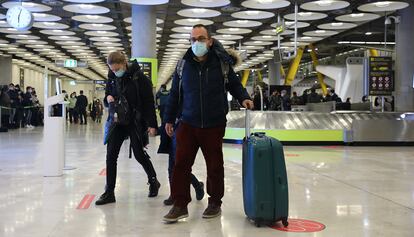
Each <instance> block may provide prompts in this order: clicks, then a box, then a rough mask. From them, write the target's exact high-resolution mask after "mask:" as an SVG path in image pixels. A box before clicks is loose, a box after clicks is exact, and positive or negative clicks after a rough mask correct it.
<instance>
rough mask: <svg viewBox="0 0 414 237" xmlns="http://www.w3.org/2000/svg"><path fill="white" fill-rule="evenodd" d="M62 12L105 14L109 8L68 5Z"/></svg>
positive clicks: (91, 5) (89, 5)
mask: <svg viewBox="0 0 414 237" xmlns="http://www.w3.org/2000/svg"><path fill="white" fill-rule="evenodd" d="M63 10H65V11H68V12H73V13H80V14H105V13H108V12H110V9H109V8H106V7H103V6H98V5H93V4H84V3H82V4H70V5H66V6H64V7H63Z"/></svg>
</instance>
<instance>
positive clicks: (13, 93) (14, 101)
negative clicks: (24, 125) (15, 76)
mask: <svg viewBox="0 0 414 237" xmlns="http://www.w3.org/2000/svg"><path fill="white" fill-rule="evenodd" d="M7 94H8V95H9V97H10V107H11V110H10V117H9V126H10V128H13V127H15V126H16V124H15V116H16V112H17V106H18V104H19V94H18V92H17V90H16V89H15V87H14V84H13V83H10V85H9V90H8V91H7Z"/></svg>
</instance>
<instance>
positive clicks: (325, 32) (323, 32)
mask: <svg viewBox="0 0 414 237" xmlns="http://www.w3.org/2000/svg"><path fill="white" fill-rule="evenodd" d="M338 33H339V32H337V31H332V30H314V31H307V32H303V33H302V34H303V35H306V36H314V37H321V36H325V37H329V36H333V35H336V34H338Z"/></svg>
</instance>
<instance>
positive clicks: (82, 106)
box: [76, 90, 88, 125]
mask: <svg viewBox="0 0 414 237" xmlns="http://www.w3.org/2000/svg"><path fill="white" fill-rule="evenodd" d="M79 94H80V95H79V96H78V97H77V98H76V109H77V110H78V113H79V117H80V124H85V125H87V124H88V121H87V115H86V108H87V107H88V98H86V96H84V95H83V90H81V91H80V92H79Z"/></svg>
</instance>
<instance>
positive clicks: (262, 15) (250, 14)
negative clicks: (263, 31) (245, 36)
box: [231, 10, 275, 20]
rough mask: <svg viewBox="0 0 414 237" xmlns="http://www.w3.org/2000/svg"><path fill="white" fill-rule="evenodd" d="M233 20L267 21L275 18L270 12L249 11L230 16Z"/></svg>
mask: <svg viewBox="0 0 414 237" xmlns="http://www.w3.org/2000/svg"><path fill="white" fill-rule="evenodd" d="M231 16H232V17H233V18H237V19H245V20H260V19H268V18H272V17H274V16H275V14H274V13H272V12H266V11H259V10H249V11H241V12H236V13H233V14H231Z"/></svg>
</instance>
